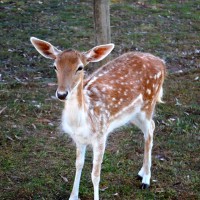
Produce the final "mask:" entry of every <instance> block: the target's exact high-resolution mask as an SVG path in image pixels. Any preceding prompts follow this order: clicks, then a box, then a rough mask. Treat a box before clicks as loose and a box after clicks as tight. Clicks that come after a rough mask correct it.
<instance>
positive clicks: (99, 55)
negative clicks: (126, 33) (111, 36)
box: [84, 44, 115, 62]
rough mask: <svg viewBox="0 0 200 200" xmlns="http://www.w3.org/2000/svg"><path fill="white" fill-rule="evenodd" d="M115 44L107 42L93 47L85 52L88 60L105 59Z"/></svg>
mask: <svg viewBox="0 0 200 200" xmlns="http://www.w3.org/2000/svg"><path fill="white" fill-rule="evenodd" d="M114 46H115V45H114V44H105V45H100V46H96V47H94V48H92V49H91V50H89V51H87V52H85V53H84V56H85V57H86V60H87V62H99V61H101V60H103V59H104V58H105V57H106V56H107V55H108V54H109V53H110V52H111V51H112V50H113V48H114Z"/></svg>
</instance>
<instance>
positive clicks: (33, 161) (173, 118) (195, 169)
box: [0, 0, 200, 200]
mask: <svg viewBox="0 0 200 200" xmlns="http://www.w3.org/2000/svg"><path fill="white" fill-rule="evenodd" d="M147 2H148V3H147ZM0 4H1V13H0V19H1V40H0V44H1V52H0V55H1V68H0V127H1V134H0V179H1V182H0V199H5V200H8V199H9V200H11V199H12V200H16V199H34V200H36V199H48V200H49V199H56V200H61V199H67V198H68V197H69V194H70V191H71V189H72V183H73V179H74V173H75V167H74V161H75V146H74V144H73V142H72V141H71V139H70V138H68V137H66V136H65V135H62V132H61V131H60V128H59V125H60V115H61V112H62V108H63V104H62V103H61V102H58V101H57V100H56V99H55V98H54V94H55V90H56V84H55V83H56V79H55V74H54V70H53V68H52V66H53V65H52V63H51V61H49V60H46V59H44V58H42V57H41V56H40V55H39V54H38V53H37V52H36V51H35V49H34V48H33V47H32V46H31V44H30V41H29V38H30V36H35V37H39V38H41V39H45V40H48V41H50V42H51V43H53V44H54V45H55V46H57V47H58V48H60V49H65V48H75V49H79V50H81V51H86V50H88V49H90V48H92V47H93V46H94V29H93V13H92V3H91V2H90V1H76V0H73V1H70V2H68V1H64V0H61V1H56V0H44V1H42V0H41V1H30V0H27V1H21V0H20V1H17V2H16V1H11V0H2V1H1V2H0ZM199 6H200V1H198V0H195V1H186V0H185V1H184V0H182V1H172V0H171V1H165V0H162V1H156V0H152V1H145V0H142V1H134V3H133V2H132V1H119V0H118V1H117V0H115V1H114V0H113V1H111V5H110V7H111V29H112V42H113V43H115V45H116V47H115V50H114V51H113V53H112V57H113V58H114V57H117V56H118V55H120V54H122V53H124V52H127V51H133V50H134V51H135V50H139V51H144V52H150V53H153V54H155V55H157V56H160V57H161V58H163V59H164V60H165V61H166V65H167V69H168V75H167V77H166V80H165V83H164V99H163V100H164V101H165V104H159V105H157V108H156V113H155V118H154V119H155V122H156V130H155V137H154V147H153V155H152V159H153V161H152V164H153V166H152V180H151V187H150V189H149V190H147V191H141V190H140V189H139V186H140V182H139V181H137V180H136V179H135V176H136V174H137V173H138V171H139V169H140V167H141V165H142V157H143V145H144V144H143V136H142V133H141V132H140V131H139V130H138V129H136V128H135V127H133V126H130V125H127V126H125V127H123V128H121V129H119V130H116V131H115V132H114V133H113V134H111V135H110V137H109V139H108V143H107V149H106V153H105V157H104V162H103V167H102V175H101V184H100V188H101V189H100V197H101V199H105V200H108V199H109V200H110V199H120V200H121V199H123V200H129V199H130V200H132V199H136V200H138V199H148V200H149V199H150V200H151V199H192V200H193V199H199V198H200V193H199V188H200V177H199V173H200V164H199V163H200V158H199V152H200V146H199V143H200V134H199V124H200V117H199V115H200V106H199V105H200V95H199V94H200V89H199V88H200V81H199V77H200V69H199V67H200V46H199V43H200V36H199V35H200V32H199V30H200V28H199V27H200V26H199V22H200V16H199V9H200V7H199ZM91 68H92V67H91V66H88V68H87V69H86V70H87V73H91V71H92V69H91ZM91 166H92V153H91V150H90V149H89V150H88V152H87V157H86V164H85V167H84V170H83V176H82V180H81V187H80V198H81V199H82V200H90V199H92V197H93V189H92V183H91V180H90V176H91V175H90V173H91Z"/></svg>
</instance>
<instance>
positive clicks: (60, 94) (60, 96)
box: [56, 91, 68, 100]
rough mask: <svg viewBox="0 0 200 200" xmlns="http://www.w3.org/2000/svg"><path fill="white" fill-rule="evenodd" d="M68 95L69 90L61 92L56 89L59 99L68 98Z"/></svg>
mask: <svg viewBox="0 0 200 200" xmlns="http://www.w3.org/2000/svg"><path fill="white" fill-rule="evenodd" d="M67 95H68V92H67V91H66V92H59V91H56V96H57V98H58V99H60V100H66V97H67Z"/></svg>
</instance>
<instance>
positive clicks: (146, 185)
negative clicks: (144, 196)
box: [140, 183, 149, 190]
mask: <svg viewBox="0 0 200 200" xmlns="http://www.w3.org/2000/svg"><path fill="white" fill-rule="evenodd" d="M140 188H141V189H142V190H146V189H148V188H149V185H148V184H145V183H142V185H141V187H140Z"/></svg>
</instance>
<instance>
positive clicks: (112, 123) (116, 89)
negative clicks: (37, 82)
mask: <svg viewBox="0 0 200 200" xmlns="http://www.w3.org/2000/svg"><path fill="white" fill-rule="evenodd" d="M30 40H31V43H32V44H33V46H34V47H35V49H36V50H37V51H38V52H39V53H40V54H41V55H42V56H44V57H45V58H48V59H52V60H53V61H54V68H55V72H56V75H57V85H58V87H57V90H56V94H55V95H56V97H57V98H58V99H59V100H60V101H62V102H64V109H63V112H62V123H61V126H62V129H63V131H64V132H65V133H67V134H68V135H69V136H70V137H71V138H72V140H73V141H74V143H75V144H76V162H75V166H76V173H75V179H74V184H73V188H72V192H71V195H70V197H69V200H78V199H79V185H80V179H81V173H82V169H83V166H84V160H85V153H86V148H87V147H88V146H91V147H92V151H93V161H92V164H93V167H92V173H91V179H92V183H93V189H94V200H99V183H100V174H101V165H102V162H103V156H104V152H105V148H106V141H107V138H108V136H109V134H110V133H111V132H113V130H115V129H116V128H119V127H121V126H123V125H125V124H127V123H129V122H130V123H132V124H134V125H135V126H137V127H138V128H139V129H140V130H141V131H142V132H143V134H144V159H143V165H142V167H141V169H140V171H139V172H138V174H137V177H138V179H140V180H141V182H142V183H141V188H142V189H147V188H148V187H149V186H150V178H151V160H152V159H151V154H152V146H153V133H154V129H155V123H154V121H153V115H154V110H155V106H156V103H157V102H162V96H163V82H164V78H165V74H166V66H165V62H164V61H163V60H162V59H160V58H159V57H156V56H154V55H152V54H150V53H142V52H138V51H136V52H128V53H125V54H123V55H121V56H119V57H117V58H115V59H113V60H111V61H109V62H108V63H106V64H105V65H103V66H102V67H100V68H99V69H97V70H96V71H95V72H93V73H92V74H90V75H89V76H88V77H86V78H85V76H84V74H85V70H84V69H85V66H86V65H88V64H89V63H93V62H99V61H101V60H103V59H104V58H105V57H106V56H108V55H109V54H110V53H111V51H112V50H113V48H114V44H112V43H110V44H104V45H99V46H95V47H93V48H92V49H90V50H89V51H86V52H80V51H77V50H73V49H67V50H64V51H61V50H59V49H57V48H56V47H55V46H53V45H52V44H50V43H49V42H47V41H44V40H41V39H38V38H35V37H31V38H30Z"/></svg>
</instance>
